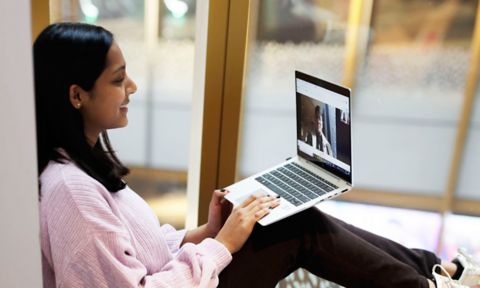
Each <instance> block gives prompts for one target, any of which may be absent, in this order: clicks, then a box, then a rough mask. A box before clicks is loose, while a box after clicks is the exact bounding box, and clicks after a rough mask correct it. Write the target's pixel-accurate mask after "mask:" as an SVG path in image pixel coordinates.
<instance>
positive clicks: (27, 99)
mask: <svg viewBox="0 0 480 288" xmlns="http://www.w3.org/2000/svg"><path fill="white" fill-rule="evenodd" d="M30 22H31V19H30V1H29V0H16V1H0V39H1V40H0V109H1V113H0V135H1V136H0V137H1V139H2V140H0V161H1V163H0V231H1V232H0V234H1V236H0V287H41V286H42V281H41V264H40V259H41V258H40V245H39V225H38V203H37V180H36V178H37V177H36V173H37V169H36V162H35V159H36V151H35V128H34V125H35V122H34V104H33V103H34V100H33V76H32V57H31V32H30Z"/></svg>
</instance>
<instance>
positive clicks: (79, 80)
mask: <svg viewBox="0 0 480 288" xmlns="http://www.w3.org/2000/svg"><path fill="white" fill-rule="evenodd" d="M112 43H113V35H112V33H110V32H109V31H107V30H106V29H104V28H102V27H99V26H95V25H90V24H83V23H56V24H51V25H50V26H48V27H47V28H45V30H43V31H42V33H41V34H40V35H39V36H38V38H37V39H36V40H35V43H34V45H33V58H34V76H35V106H36V122H37V153H38V173H39V175H40V174H41V173H42V172H43V170H44V169H45V167H46V166H47V164H48V162H49V161H50V160H53V161H56V162H60V163H62V162H65V161H67V160H72V161H73V162H75V163H76V164H77V165H78V166H79V167H80V168H81V169H82V170H84V171H85V172H86V173H87V174H89V175H90V176H92V177H93V178H95V179H97V180H98V181H99V182H100V183H102V184H103V185H104V186H105V187H106V188H107V189H108V190H109V191H110V192H117V191H119V190H121V189H123V188H125V183H124V182H123V180H122V177H123V176H125V175H127V174H128V172H129V170H128V168H126V167H125V166H124V165H123V164H122V163H121V162H120V160H119V159H118V158H117V157H116V155H115V153H114V151H113V149H112V147H111V145H110V141H109V139H108V134H107V132H106V131H103V132H102V137H101V140H98V141H97V143H95V145H93V147H92V146H91V145H90V144H89V143H88V142H87V138H86V136H85V133H84V126H83V119H82V116H81V114H80V112H79V111H78V110H77V109H75V108H74V107H73V106H72V104H71V102H70V98H69V88H70V86H71V85H73V84H76V85H78V86H80V87H81V88H82V89H83V90H85V91H90V90H91V89H92V88H93V86H94V84H95V81H96V80H97V78H98V77H99V76H100V74H101V73H102V72H103V70H104V69H105V65H106V58H107V53H108V51H109V49H110V47H111V46H112Z"/></svg>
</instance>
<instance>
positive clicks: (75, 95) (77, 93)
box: [68, 84, 86, 109]
mask: <svg viewBox="0 0 480 288" xmlns="http://www.w3.org/2000/svg"><path fill="white" fill-rule="evenodd" d="M68 94H69V98H70V103H71V104H72V106H73V107H74V108H75V109H80V108H82V101H85V100H86V99H85V97H86V95H85V90H83V89H82V87H80V86H78V85H77V84H72V85H70V88H69V89H68Z"/></svg>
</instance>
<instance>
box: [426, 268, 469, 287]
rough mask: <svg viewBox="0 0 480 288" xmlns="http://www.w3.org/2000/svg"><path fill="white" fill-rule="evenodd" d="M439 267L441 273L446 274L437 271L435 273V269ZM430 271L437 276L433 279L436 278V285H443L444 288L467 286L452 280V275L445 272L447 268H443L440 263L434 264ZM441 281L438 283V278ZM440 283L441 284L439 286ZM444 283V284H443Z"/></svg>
mask: <svg viewBox="0 0 480 288" xmlns="http://www.w3.org/2000/svg"><path fill="white" fill-rule="evenodd" d="M437 268H438V269H440V270H441V271H442V272H443V274H445V275H446V276H443V275H441V274H439V273H437V272H436V271H435V270H436V269H437ZM432 272H433V274H434V275H437V277H435V280H437V287H442V288H443V287H445V288H468V286H464V285H462V284H460V283H458V282H457V281H455V280H453V279H452V277H450V274H449V273H448V272H447V270H445V268H443V266H442V265H440V264H435V265H434V266H433V268H432ZM440 279H441V281H442V283H438V280H440ZM440 285H441V286H440ZM444 285H446V286H444Z"/></svg>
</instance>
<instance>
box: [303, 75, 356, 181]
mask: <svg viewBox="0 0 480 288" xmlns="http://www.w3.org/2000/svg"><path fill="white" fill-rule="evenodd" d="M297 79H301V80H304V81H307V82H309V83H313V84H315V85H318V86H320V87H322V88H325V89H327V90H329V91H332V92H334V93H337V94H340V95H343V96H345V97H348V105H349V111H348V113H349V117H350V125H349V130H350V131H349V133H350V157H351V158H350V173H349V174H347V173H342V171H340V170H338V169H335V167H331V166H329V165H327V164H325V163H322V162H317V161H312V159H311V157H310V156H309V155H307V154H305V153H304V152H302V151H301V150H300V149H299V145H298V144H297V145H296V146H297V155H298V156H299V157H301V158H303V159H305V160H306V161H309V162H310V163H312V164H314V165H315V166H317V167H319V168H321V169H324V170H326V171H328V172H330V173H332V174H333V175H335V176H337V177H339V178H340V179H342V180H344V181H346V182H347V183H349V184H351V183H352V178H353V154H352V101H351V97H350V95H351V91H350V89H348V88H346V87H342V86H339V85H337V84H334V83H331V82H328V81H325V80H322V79H319V78H317V77H314V76H311V75H308V74H306V73H303V72H300V71H295V101H296V106H297V107H296V119H297V137H298V135H300V129H301V119H300V118H301V116H300V114H301V113H300V112H301V100H300V95H301V94H300V93H298V87H297ZM297 139H298V138H297Z"/></svg>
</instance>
